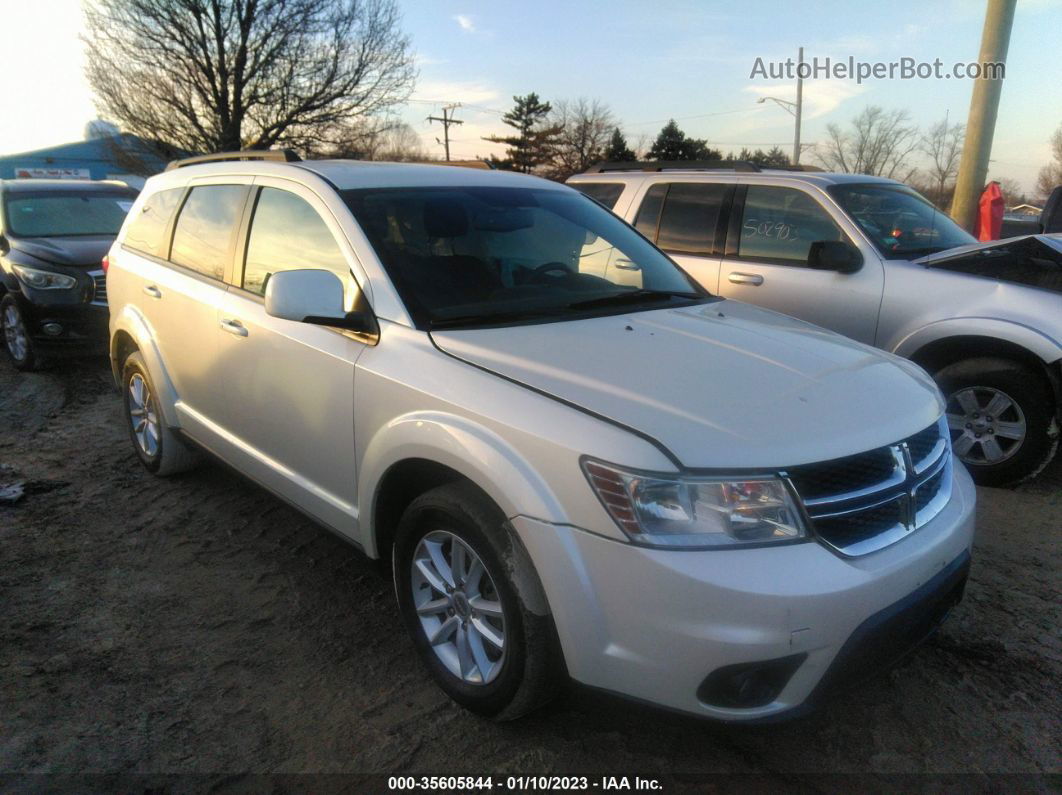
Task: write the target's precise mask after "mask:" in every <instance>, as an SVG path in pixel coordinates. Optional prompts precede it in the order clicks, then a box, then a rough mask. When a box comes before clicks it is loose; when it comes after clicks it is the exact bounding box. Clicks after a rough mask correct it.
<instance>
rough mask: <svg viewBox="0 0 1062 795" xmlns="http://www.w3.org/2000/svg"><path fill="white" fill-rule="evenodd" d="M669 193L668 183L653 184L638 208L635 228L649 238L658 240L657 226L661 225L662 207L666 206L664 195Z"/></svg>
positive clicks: (654, 240)
mask: <svg viewBox="0 0 1062 795" xmlns="http://www.w3.org/2000/svg"><path fill="white" fill-rule="evenodd" d="M666 194H667V184H666V183H660V184H657V185H653V186H652V187H651V188H649V190H647V191H646V192H645V198H644V199H642V206H641V207H639V208H638V215H637V217H636V218H635V219H634V228H635V229H637V230H638V231H639V232H641V233H642V234H643V235H645V236H646V237H647V238H649V239H650V240H652V241H653V242H654V243H655V242H656V228H657V227H658V226H659V225H660V208H661V207H663V206H664V196H665V195H666Z"/></svg>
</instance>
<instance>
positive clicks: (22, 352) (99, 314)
mask: <svg viewBox="0 0 1062 795" xmlns="http://www.w3.org/2000/svg"><path fill="white" fill-rule="evenodd" d="M136 196H137V191H135V190H133V189H132V188H130V187H128V186H126V185H124V184H122V183H119V182H92V181H88V180H0V327H2V328H3V332H4V346H5V347H6V348H7V353H8V355H9V356H10V357H11V360H12V362H14V364H15V367H17V368H18V369H20V370H32V369H33V368H34V367H36V366H37V365H38V364H40V362H41V361H42V359H44V358H46V357H48V356H51V355H54V354H62V353H93V352H96V351H104V350H106V346H107V335H108V329H107V321H108V315H107V287H106V281H105V279H106V276H105V274H104V272H103V267H102V260H103V257H104V256H105V255H106V254H107V251H108V250H109V249H110V247H111V243H113V242H114V238H115V236H116V235H117V234H118V230H119V229H121V226H122V222H123V221H124V220H125V216H126V213H127V212H128V211H129V208H130V207H131V206H132V203H133V200H134V199H136Z"/></svg>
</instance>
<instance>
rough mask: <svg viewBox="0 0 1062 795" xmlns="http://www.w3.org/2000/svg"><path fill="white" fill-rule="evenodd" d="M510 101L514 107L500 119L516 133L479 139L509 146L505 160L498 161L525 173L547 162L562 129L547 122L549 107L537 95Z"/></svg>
mask: <svg viewBox="0 0 1062 795" xmlns="http://www.w3.org/2000/svg"><path fill="white" fill-rule="evenodd" d="M513 102H515V103H516V104H515V105H514V106H513V109H512V110H510V111H509V112H508V113H506V114H505V115H504V116H502V121H503V122H505V123H506V124H508V125H509V126H510V127H512V128H513V129H515V130H516V131H517V132H518V133H519V134H518V135H489V136H486V137H485V138H484V139H483V140H485V141H491V142H492V143H496V144H506V145H507V146H508V147H509V148H508V149H507V150H506V155H508V158H507V159H506V160H504V161H500V163H501V165H502V166H503V167H504V168H511V169H513V170H514V171H522V172H524V173H525V174H529V173H531V171H533V170H534V168H535V167H536V166H538V165H540V164H542V163H545V162H547V161H548V160H549V159H550V156H551V153H552V152H551V150H552V147H553V143H554V141H556V139H557V136H558V135H560V133H561V130H562V129H563V128H562V127H561V126H559V125H549V124H548V123H547V119H548V117H549V114H550V111H552V110H553V106H552V105H550V104H549V103H548V102H542V101H540V100H539V98H538V94H536V93H534V92H531V93H530V94H528V95H527V96H524V97H519V96H516V97H513Z"/></svg>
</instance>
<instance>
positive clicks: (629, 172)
mask: <svg viewBox="0 0 1062 795" xmlns="http://www.w3.org/2000/svg"><path fill="white" fill-rule="evenodd" d="M691 165H693V166H694V167H691ZM695 166H696V164H685V165H684V164H679V163H675V164H664V165H661V164H656V163H651V164H630V163H616V164H602V165H599V166H597V167H595V168H594V169H591V171H590V172H588V173H585V174H581V175H578V176H575V177H572V178H571V179H570V180H569V183H570V184H571V185H572V187H574V188H578V189H579V190H581V191H583V192H584V193H587V194H588V195H590V196H593V197H594V198H596V199H598V200H599V201H601V202H602V203H604V204H605V205H606V206H608V207H610V208H612V209H613V211H614V212H616V213H617V214H618V215H620V216H621V217H623V218H625V219H626V220H627V221H629V222H631V223H633V224H634V225H635V226H636V227H637V228H638V230H639V231H640V232H642V234H644V235H645V236H646V237H647V238H649V240H651V241H653V242H654V243H656V244H657V245H658V246H659V247H660V248H662V249H663V250H664V251H666V252H668V253H669V254H670V255H671V257H672V258H673V259H674V260H675V261H676V262H677V263H678V264H679V265H681V266H682V267H683V268H684V269H685V270H686V271H687V272H689V273H690V274H692V275H693V276H694V278H696V279H697V281H698V282H700V283H701V284H702V285H703V286H704V287H705V288H707V289H708V290H709V291H711V292H713V293H715V294H717V295H720V296H723V297H726V298H734V299H737V300H740V301H747V302H749V303H752V304H757V305H759V306H763V307H767V308H769V309H774V310H776V311H779V312H784V313H786V314H788V315H792V316H794V317H798V318H801V319H803V320H807V321H809V322H811V323H815V324H817V325H819V326H823V327H824V328H828V329H831V330H833V331H837V332H840V333H842V334H845V335H847V336H848V337H851V338H852V339H855V340H859V341H860V342H865V343H867V344H870V345H876V346H877V347H879V348H883V349H885V350H887V351H890V352H892V353H896V354H898V355H900V356H904V357H906V358H909V359H912V360H913V361H915V362H917V363H918V364H920V365H922V367H924V368H925V369H926V370H928V371H929V372H930V373H932V374H933V376H934V378H935V379H936V381H937V383H938V384H939V385H940V387H941V389H942V390H943V391H944V394H945V396H946V398H947V401H948V409H947V414H948V424H949V426H950V428H951V432H952V442H953V444H954V447H955V452H956V453H957V454H958V455H959V457H960V458H961V459H962V460H963V462H964V463H965V464H966V465H967V466H968V467H969V469H970V472H971V474H972V475H973V477H974V479H975V480H976V481H977V482H979V483H982V484H986V485H1004V484H1009V483H1013V482H1016V481H1019V480H1022V479H1024V478H1027V477H1031V476H1033V475H1035V474H1036V473H1038V472H1039V471H1040V470H1041V469H1043V467H1045V466H1046V465H1047V463H1048V462H1049V461H1050V460H1051V458H1052V457H1053V456H1054V454H1055V451H1056V449H1057V447H1058V436H1059V417H1060V413H1062V236H1057V235H1039V236H1028V237H1023V238H1014V239H1011V240H1006V241H994V242H992V243H988V244H978V243H977V241H976V240H975V239H974V238H973V237H972V236H970V235H969V234H967V233H966V232H965V231H963V230H962V229H960V228H959V227H958V226H957V225H956V224H955V223H954V222H953V221H952V220H951V219H950V218H948V217H947V216H946V215H944V214H942V213H940V212H939V211H938V210H937V209H936V208H935V207H934V206H933V205H932V204H930V203H929V202H928V201H926V200H925V199H923V198H922V197H921V196H920V195H919V194H918V193H916V192H915V191H913V190H911V189H910V188H908V187H907V186H905V185H903V184H901V183H898V182H895V181H894V180H888V179H881V178H877V177H867V176H863V175H857V174H827V173H822V172H813V171H786V170H762V171H761V170H760V169H759V168H757V167H755V166H753V165H751V164H742V163H737V164H732V165H730V166H728V167H725V168H723V169H721V168H720V165H719V164H706V166H705V168H703V169H698V168H696V167H695ZM593 267H594V268H595V272H597V271H601V272H605V273H608V272H610V271H611V270H613V269H622V268H623V267H625V266H624V265H623V263H621V262H618V261H616V260H615V257H614V256H613V258H612V259H611V260H610V261H606V260H605V259H603V258H602V255H597V261H596V263H595V264H594V266H593Z"/></svg>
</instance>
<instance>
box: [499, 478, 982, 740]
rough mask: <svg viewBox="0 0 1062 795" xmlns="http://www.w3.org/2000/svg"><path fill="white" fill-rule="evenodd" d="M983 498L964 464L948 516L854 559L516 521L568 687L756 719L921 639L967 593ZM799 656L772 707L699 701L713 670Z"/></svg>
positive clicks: (805, 547) (816, 548)
mask: <svg viewBox="0 0 1062 795" xmlns="http://www.w3.org/2000/svg"><path fill="white" fill-rule="evenodd" d="M975 499H976V498H975V491H974V487H973V483H972V481H971V480H970V477H969V475H968V474H967V473H966V471H965V469H963V467H962V466H961V465H959V464H956V466H955V478H954V485H953V493H952V499H951V501H950V502H949V503H948V505H947V506H946V507H945V508H944V509H943V510H942V511H941V512H940V514H938V515H937V516H936V517H935V518H934V519H933V520H932V521H930V522H929V523H927V524H926V525H925V526H923V527H922V528H920V529H918V530H916V531H914V532H913V533H912V534H911V537H909V538H906V539H904V540H903V541H901V542H900V543H897V544H894V545H892V546H890V547H888V548H886V549H883V550H880V551H879V552H875V553H872V554H870V555H866V556H863V557H859V558H842V557H840V556H838V555H836V554H834V553H832V552H830V551H829V550H827V549H826V548H825V547H824V546H822V545H821V544H819V543H816V542H809V543H805V544H797V545H791V546H781V547H776V548H771V547H767V548H761V549H747V550H717V551H699V552H695V551H668V550H659V549H646V548H642V547H636V546H633V545H631V544H626V543H622V542H618V541H614V540H612V539H609V538H605V537H603V536H599V535H596V534H593V533H589V532H586V531H584V530H580V529H576V528H573V527H570V526H561V525H554V524H548V523H545V522H541V521H538V520H535V519H529V518H526V517H517V518H515V519H514V520H513V526H514V528H515V529H516V531H517V533H518V535H519V537H520V539H521V541H522V542H523V544H524V546H525V547H526V548H527V550H528V553H529V554H530V556H531V558H532V560H533V561H534V563H535V567H536V570H537V572H538V574H539V577H540V579H541V581H542V585H543V588H544V589H545V592H546V596H547V598H548V600H549V603H550V607H551V610H552V613H553V617H554V620H555V623H556V626H557V632H558V635H559V637H560V641H561V646H562V648H563V651H564V657H565V662H566V664H567V667H568V672H569V674H570V675H571V677H572V678H573V679H575V680H576V681H578V682H580V683H583V684H586V685H590V686H592V687H595V688H600V689H603V690H607V691H612V692H615V693H619V694H622V695H625V696H629V697H633V698H636V699H639V700H643V701H648V702H651V703H653V704H656V705H659V706H663V707H668V708H671V709H676V710H680V711H683V712H687V713H692V714H695V715H700V716H704V717H710V718H715V719H720V720H735V721H736V720H740V721H748V720H765V719H772V718H775V717H779V716H781V715H783V714H784V713H788V712H791V711H796V710H798V709H799V708H801V707H806V706H807V705H810V704H811V703H812V702H813V701H818V700H820V699H821V698H822V697H823V696H824V694H825V692H826V691H827V690H829V689H831V688H832V687H833V686H839V685H842V684H850V683H851V680H852V679H853V678H855V677H856V675H857V674H861V673H866V671H865V669H866V665H865V663H866V662H867V659H866V658H867V656H868V654H869V656H870V657H872V658H873V660H871V661H874V660H878V659H879V658H880V657H881V656H882V655H883V654H884V655H885V656H886V657H894V656H896V655H894V654H892V652H896V653H897V654H898V653H900V652H902V651H905V650H906V647H909V646H910V645H911V643H913V642H917V641H918V640H920V639H921V636H924V634H925V632H923V631H922V630H923V629H924V630H925V631H926V632H928V631H929V630H930V629H931V626H932V625H934V624H935V622H937V621H938V620H939V619H940V618H941V617H942V613H946V608H947V607H948V606H949V605H950V601H949V600H952V599H953V598H954V597H955V596H957V595H961V582H960V581H961V580H964V576H965V574H964V568H963V566H964V561H966V560H967V559H968V556H969V552H970V548H971V545H972V542H973V530H974V506H975ZM960 569H961V570H962V571H961V572H959V573H958V574H957V573H956V572H957V571H958V570H960ZM945 581H946V585H945V584H942V583H945ZM905 600H907V601H905ZM908 602H910V604H908ZM894 613H895V614H897V615H899V616H900V617H899V618H897V619H892V618H890V617H891V616H893V614H894ZM915 619H917V622H915ZM914 623H917V626H914ZM907 625H911V626H912V629H911V631H910V632H909V633H906V634H905V632H904V631H903V630H904V627H905V626H907ZM914 635H919V637H913V636H914ZM846 644H847V647H846ZM901 647H904V648H901ZM882 649H884V651H882ZM842 650H844V652H843V654H842ZM868 650H869V651H868ZM792 658H796V659H798V660H799V662H798V664H797V667H796V668H795V671H792V672H791V675H789V674H790V672H787V674H786V676H787V679H786V682H785V684H784V686H783V687H782V689H781V691H780V692H779V693H778V694H777V696H776V697H774V698H773V700H771V701H770V703H766V704H764V705H762V706H755V707H750V708H733V707H726V706H719V705H718V704H711V703H706V702H705V701H704V700H702V699H701V698H699V697H698V689H699V688H701V686H702V684H703V683H704V682H705V680H706V678H707V677H708V676H709V675H710V674H711V673H712V672H714V671H717V670H718V669H721V668H724V667H727V666H743V665H746V664H749V663H761V662H764V661H778V660H783V659H792ZM880 661H882V662H890V661H891V660H890V659H885V660H880ZM835 662H836V665H835ZM702 695H703V691H702Z"/></svg>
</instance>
